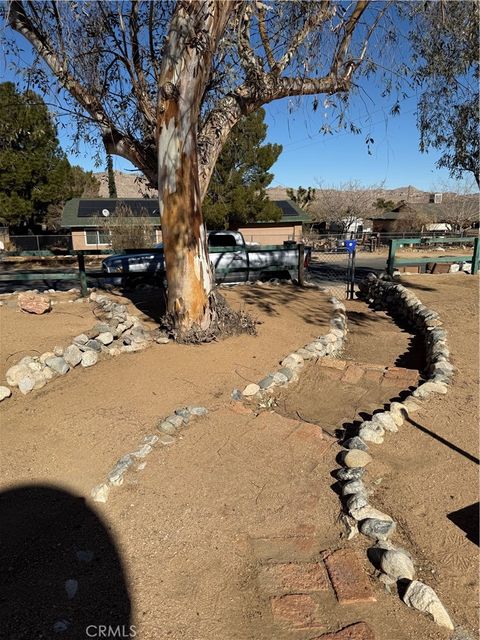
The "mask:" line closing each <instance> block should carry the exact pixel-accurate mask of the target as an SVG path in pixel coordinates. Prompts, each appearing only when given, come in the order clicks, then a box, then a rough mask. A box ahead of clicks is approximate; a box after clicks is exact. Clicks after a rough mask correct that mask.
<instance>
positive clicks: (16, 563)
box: [0, 275, 478, 640]
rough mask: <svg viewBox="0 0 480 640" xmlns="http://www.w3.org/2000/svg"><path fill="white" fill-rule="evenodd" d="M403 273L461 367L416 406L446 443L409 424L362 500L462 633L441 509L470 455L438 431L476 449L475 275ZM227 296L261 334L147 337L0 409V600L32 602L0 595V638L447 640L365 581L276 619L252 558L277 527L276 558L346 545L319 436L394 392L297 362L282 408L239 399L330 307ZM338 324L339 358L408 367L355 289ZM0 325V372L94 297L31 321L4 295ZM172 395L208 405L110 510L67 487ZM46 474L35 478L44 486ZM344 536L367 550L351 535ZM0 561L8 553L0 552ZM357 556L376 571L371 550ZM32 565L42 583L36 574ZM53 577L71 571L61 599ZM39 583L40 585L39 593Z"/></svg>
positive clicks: (146, 427) (70, 323)
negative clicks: (305, 621)
mask: <svg viewBox="0 0 480 640" xmlns="http://www.w3.org/2000/svg"><path fill="white" fill-rule="evenodd" d="M460 280H461V282H460ZM405 281H406V282H407V284H408V285H409V286H412V287H416V289H415V290H416V292H417V294H418V295H419V297H420V298H421V299H422V300H423V301H424V302H425V303H426V304H428V305H430V306H432V307H433V308H436V309H437V310H438V311H439V312H440V314H441V315H442V317H443V316H445V317H444V320H445V324H446V326H447V328H448V329H449V331H450V344H451V349H452V357H453V360H454V364H455V365H456V366H457V367H458V368H459V373H458V375H457V377H456V379H455V383H454V385H453V387H452V390H451V393H450V395H448V396H447V397H440V398H439V399H438V401H437V400H435V401H432V402H430V403H429V404H428V407H426V408H425V409H422V411H421V412H420V413H419V414H415V415H416V416H418V418H417V417H416V418H415V420H416V421H417V420H418V424H419V425H421V426H422V427H424V428H427V429H429V430H430V431H432V432H433V433H435V434H438V435H441V437H442V438H443V440H442V441H440V440H438V439H435V438H434V437H432V436H431V435H430V434H428V433H426V432H425V431H422V430H420V429H418V428H417V427H415V425H413V424H412V425H410V424H408V423H407V424H405V425H404V427H402V430H401V432H400V434H397V436H394V437H393V438H392V439H389V440H388V441H386V443H385V444H384V445H382V446H381V447H380V448H379V449H378V451H380V452H381V453H382V454H383V457H382V461H381V462H380V460H379V457H380V456H379V455H378V454H376V458H377V460H376V461H375V462H374V463H372V465H371V467H372V468H371V470H370V471H369V476H370V477H371V478H375V479H377V480H378V479H380V478H381V479H382V480H381V481H380V482H379V483H378V484H376V485H375V504H376V505H378V506H379V507H380V508H382V507H383V508H384V509H385V510H386V511H388V512H389V513H391V514H392V516H393V517H394V518H395V519H397V520H398V522H399V537H398V539H399V541H401V543H402V544H403V545H404V546H405V547H407V548H408V549H409V550H411V551H412V553H413V554H414V556H415V557H416V558H417V559H418V564H419V567H418V570H419V574H420V576H421V577H422V578H424V579H425V580H426V581H427V582H428V583H429V584H431V585H432V586H433V587H434V588H435V589H436V590H437V591H438V593H439V595H440V597H442V599H443V600H444V602H445V604H446V606H447V608H448V609H449V611H451V613H452V615H453V617H454V619H455V621H456V622H457V623H459V624H461V625H462V626H464V627H465V628H467V629H469V630H471V631H472V630H474V629H475V612H474V610H473V608H474V602H475V600H474V594H473V589H474V587H475V585H476V577H475V575H474V573H475V571H474V567H475V564H476V563H475V558H476V551H477V547H476V546H475V545H474V544H473V543H471V542H470V541H469V540H467V539H466V537H465V534H464V533H463V530H462V529H461V528H459V527H458V526H457V525H455V524H454V523H453V522H452V521H451V520H449V518H448V515H449V514H451V513H452V512H453V511H458V510H459V509H462V508H464V507H466V506H469V505H471V504H472V503H474V502H475V500H476V499H477V497H478V494H477V484H476V475H475V477H474V476H473V473H475V474H476V471H477V467H476V466H475V464H474V463H473V462H472V461H471V459H469V458H466V457H465V456H464V455H462V454H461V453H460V452H459V451H458V450H457V449H452V448H451V447H450V446H447V445H446V444H445V442H448V443H450V444H453V445H455V446H456V447H457V448H458V449H461V450H463V451H464V452H466V453H468V454H469V455H470V456H473V457H475V456H476V455H477V442H476V437H477V436H476V415H475V408H476V402H477V397H476V396H477V389H476V387H475V382H476V381H478V362H477V361H476V359H475V357H474V353H476V352H477V351H476V347H477V345H478V336H477V337H476V334H475V331H476V326H477V325H476V322H475V321H473V320H472V317H473V316H472V314H474V313H478V309H477V308H476V295H477V290H476V280H474V279H471V280H469V278H468V276H463V275H459V276H456V275H448V276H443V277H442V276H427V277H425V276H423V277H412V278H408V279H407V278H405ZM226 296H227V298H228V300H229V301H230V302H231V303H232V304H233V305H234V306H237V307H238V306H244V307H246V308H247V309H248V310H249V311H250V312H251V313H252V314H253V315H254V316H255V317H257V318H258V320H259V321H260V322H261V323H262V324H259V325H258V332H259V335H258V337H257V338H252V337H247V336H242V337H237V338H231V339H229V340H227V341H224V342H221V343H213V344H209V345H203V346H200V347H186V346H181V345H175V344H168V345H155V346H153V347H152V348H150V349H148V350H147V351H145V352H142V353H136V354H127V355H122V356H120V357H118V358H115V359H110V360H104V361H102V362H100V363H99V364H98V365H96V366H95V367H94V368H93V369H90V370H87V371H84V370H75V371H73V372H71V373H69V374H68V376H66V377H65V378H59V379H56V380H55V381H54V382H53V383H51V384H50V385H48V386H47V387H45V388H44V389H41V390H39V391H36V392H33V393H32V394H29V395H28V396H26V397H22V396H16V397H14V398H11V399H9V400H8V401H6V402H4V403H2V406H1V412H2V419H1V429H2V434H1V458H2V460H1V474H0V488H1V489H2V493H1V494H0V510H1V511H2V513H3V514H5V513H6V514H7V515H8V516H9V517H7V518H6V519H5V521H6V522H8V523H13V524H11V525H10V526H11V527H12V530H11V531H10V533H11V534H12V531H13V532H16V534H15V535H10V536H8V539H9V541H10V542H9V544H8V545H7V547H6V552H4V553H8V552H10V556H11V560H10V561H9V563H10V564H9V566H8V569H7V574H6V576H7V579H6V580H4V581H3V582H2V587H1V588H0V605H5V606H6V602H7V601H8V596H9V593H10V595H11V591H12V589H13V590H15V591H17V592H18V594H21V596H22V597H23V598H24V599H25V598H29V599H30V604H31V608H30V612H31V616H30V617H29V616H28V615H21V614H20V615H19V614H18V613H16V614H15V615H12V613H11V611H10V610H9V609H8V608H7V609H5V608H4V613H5V612H7V613H9V616H8V624H9V625H10V626H9V629H13V630H14V631H16V632H17V635H16V636H15V633H11V634H10V635H9V637H12V638H13V637H18V638H22V640H23V638H25V639H26V638H30V637H32V631H33V630H34V629H35V631H39V632H38V633H36V634H34V635H35V637H50V635H49V633H48V632H47V633H46V635H45V636H42V635H41V633H43V630H44V628H45V625H47V628H48V629H49V630H50V633H51V629H52V625H53V624H57V623H59V622H61V621H62V620H63V621H65V625H66V626H67V631H65V633H63V634H62V637H65V638H80V637H82V636H81V635H78V634H76V633H77V632H78V629H79V628H83V629H84V628H85V626H86V625H88V624H92V625H98V624H100V623H102V622H105V621H106V620H108V622H109V623H110V622H112V623H113V622H116V623H122V624H135V625H136V629H137V637H140V638H142V639H147V640H150V639H152V640H153V639H154V638H155V639H156V638H172V639H175V640H176V639H178V640H180V639H182V640H183V639H185V640H190V639H191V640H203V639H205V640H207V639H208V640H211V639H213V640H216V639H217V638H218V640H220V638H221V639H222V640H223V639H225V638H228V639H232V640H233V639H236V638H238V639H242V640H243V639H245V640H247V639H249V640H250V639H251V640H263V639H265V640H267V639H271V638H278V639H279V640H283V639H287V638H292V637H293V638H298V639H299V640H309V639H311V638H314V637H316V636H317V635H318V634H319V633H320V632H325V631H329V630H333V629H337V628H339V627H340V626H345V625H346V624H348V623H350V622H355V621H357V620H362V619H364V620H367V621H368V622H369V624H371V626H372V627H373V628H374V629H375V632H376V638H377V640H414V639H415V640H417V639H419V638H421V639H422V640H446V638H448V637H449V634H448V633H446V632H444V631H443V630H442V629H440V628H439V627H437V626H436V625H434V624H433V623H432V622H431V621H430V620H428V619H427V618H426V617H425V616H423V615H421V614H418V613H416V612H414V611H412V610H410V609H408V608H407V607H406V606H405V605H403V604H402V603H401V602H400V601H399V599H398V597H395V596H393V595H389V594H386V593H385V592H384V591H383V590H382V589H381V588H380V585H379V583H378V582H374V583H373V585H374V590H375V596H376V598H377V603H375V604H374V605H371V604H369V605H358V604H357V605H351V606H349V607H343V608H342V607H339V606H338V605H337V604H336V602H335V598H334V596H333V594H332V593H329V594H326V595H325V596H324V597H322V598H323V599H321V600H320V604H319V606H320V608H321V612H322V616H323V620H324V623H322V628H321V629H320V631H319V630H317V631H315V632H314V631H311V630H310V631H305V630H304V631H295V632H293V635H292V634H291V633H290V634H289V633H287V632H286V631H285V630H282V629H279V628H277V627H276V626H275V625H274V624H273V621H272V615H271V609H270V606H269V601H268V598H267V597H266V595H265V593H263V592H262V591H261V589H260V588H259V583H258V573H259V570H260V568H261V566H262V564H263V563H264V562H265V553H267V556H268V554H274V555H275V554H276V553H278V552H279V548H280V550H282V548H284V547H282V546H281V545H280V547H279V543H278V539H282V540H285V539H287V540H288V541H291V542H289V544H290V546H289V547H288V549H290V551H291V554H290V555H288V554H287V556H286V557H285V558H284V560H285V561H293V560H297V561H298V560H300V561H306V560H316V559H318V558H319V556H320V554H321V552H322V551H323V550H325V549H329V548H336V547H339V546H342V545H344V544H345V542H346V541H344V539H343V537H342V536H343V535H344V530H343V526H342V525H341V524H340V522H339V520H338V517H339V505H340V503H339V500H338V496H337V494H336V483H335V480H334V478H333V477H332V475H331V472H332V470H333V469H335V468H336V466H337V464H336V462H335V458H336V456H337V454H338V452H339V446H338V445H337V443H336V442H335V440H334V439H333V438H332V437H331V436H330V435H329V434H330V433H331V434H334V433H335V432H336V431H337V430H338V429H341V428H342V425H343V424H344V423H345V422H350V421H352V420H354V419H355V417H356V416H358V413H359V412H361V411H363V412H367V413H368V412H369V411H373V410H374V409H375V408H378V406H381V405H382V403H385V402H388V400H389V399H390V397H385V394H384V392H383V391H381V390H379V389H378V388H376V387H375V386H374V385H366V386H364V387H363V388H360V387H359V386H358V385H339V383H338V381H336V382H334V381H332V380H330V379H327V378H325V377H324V376H323V375H322V373H321V371H319V369H318V368H316V369H315V367H313V366H312V367H309V370H308V371H307V372H306V374H305V376H304V377H302V379H301V381H300V382H299V383H297V384H295V385H292V386H291V387H290V388H289V392H288V393H287V394H285V395H282V394H281V395H280V396H279V398H278V407H277V411H278V413H271V412H268V411H263V412H261V413H260V414H259V415H258V416H256V413H248V412H245V413H244V412H242V413H238V405H232V404H231V403H230V393H231V390H232V389H233V388H234V387H238V388H242V387H243V386H245V385H246V384H247V383H248V382H251V381H258V380H259V379H260V378H261V377H263V376H264V375H265V373H267V372H268V371H269V370H271V369H272V368H274V367H275V366H277V363H278V361H279V360H280V359H281V358H282V357H283V356H284V355H285V354H287V353H288V352H289V351H291V350H294V349H296V348H298V347H299V346H300V345H303V344H305V343H306V342H308V341H309V340H311V339H312V338H313V337H314V336H317V335H320V334H321V333H324V332H325V330H326V326H327V323H328V318H329V314H330V305H329V303H328V302H327V299H326V297H324V296H322V295H319V293H318V292H315V291H312V290H306V291H301V290H298V289H293V288H292V287H290V286H288V285H287V286H278V287H273V286H263V287H250V288H246V287H237V288H234V289H230V290H228V291H227V292H226ZM147 303H148V300H146V299H145V297H144V298H143V299H142V298H140V299H139V300H138V299H137V301H136V304H137V308H138V309H140V310H141V312H143V313H144V314H146V315H144V320H145V321H147V322H150V321H151V320H152V318H153V317H155V311H154V310H152V307H151V305H148V304H147ZM459 308H461V309H462V310H463V309H465V312H464V313H463V312H462V314H459V313H458V309H459ZM72 314H73V316H72ZM349 318H350V335H349V341H348V347H347V352H346V355H345V357H347V358H350V359H352V360H356V361H361V362H373V363H376V364H382V365H392V364H397V366H403V367H411V368H415V367H418V366H420V365H419V363H420V362H421V353H420V352H419V350H418V345H416V344H415V341H414V340H412V337H411V336H410V335H409V334H408V333H406V332H404V331H401V330H400V329H398V328H396V327H395V326H394V325H393V324H392V323H391V321H390V319H389V318H388V317H386V316H385V314H374V313H373V312H371V311H369V310H368V308H367V307H366V305H364V304H363V303H360V302H352V303H351V304H349ZM0 323H1V324H0V326H1V331H2V340H1V350H0V357H1V359H2V366H4V367H5V364H4V363H5V361H6V360H7V359H8V364H9V365H10V364H11V363H12V360H13V361H14V360H18V359H19V358H20V357H21V356H22V355H25V354H26V352H27V351H29V350H35V349H36V350H38V351H40V352H42V351H44V350H46V349H49V348H51V347H53V346H54V345H55V344H66V342H67V338H68V337H72V336H73V335H76V334H77V333H79V332H80V331H82V330H84V329H86V328H88V327H90V326H92V325H93V324H94V323H95V316H94V306H93V305H91V304H90V303H88V304H85V303H82V304H76V303H69V302H64V303H62V304H58V305H56V306H55V307H54V310H53V311H52V313H51V314H49V315H45V316H40V317H33V316H27V315H26V314H23V313H20V312H18V311H17V310H16V309H15V308H13V306H12V305H10V306H9V305H4V306H2V307H0ZM475 340H476V342H475ZM474 346H475V349H474ZM13 353H15V354H17V355H15V357H14V358H13V357H12V356H11V354H13ZM475 376H476V377H475ZM398 391H399V392H400V391H401V390H400V389H399V390H398ZM183 404H202V405H205V406H207V407H209V409H210V413H209V415H208V416H207V417H206V418H201V419H199V420H198V422H197V423H194V424H192V426H191V427H189V428H188V429H186V430H185V431H184V432H183V434H182V437H181V438H180V439H179V441H178V442H177V443H176V444H175V446H173V447H171V448H162V449H156V450H155V451H154V453H152V454H151V456H150V457H149V458H148V460H147V465H146V467H145V468H144V469H143V470H138V471H134V472H132V474H131V475H130V476H129V480H128V482H127V483H126V485H124V486H123V487H120V488H119V489H116V490H114V491H113V492H112V494H111V497H110V499H109V502H108V503H107V504H106V505H94V504H93V503H91V502H90V500H89V499H87V501H86V502H85V501H84V500H82V496H88V494H89V491H90V489H91V488H92V486H93V485H95V484H97V483H98V482H99V481H101V480H102V478H104V476H105V474H106V473H107V472H108V470H109V469H110V468H111V467H112V465H113V464H114V462H115V461H116V460H117V459H118V457H119V456H121V455H123V454H124V453H126V452H128V451H131V450H132V449H133V448H134V447H137V446H138V443H139V442H140V440H141V438H142V437H143V436H144V435H146V434H150V433H154V432H155V429H154V426H155V423H156V421H157V420H158V419H159V418H161V417H163V416H165V415H167V414H168V413H169V412H171V411H172V410H173V409H174V408H176V407H178V406H180V405H183ZM297 411H298V412H300V414H301V415H298V413H297ZM281 414H283V415H281ZM305 420H308V421H309V422H311V423H314V424H318V425H320V426H321V427H322V429H323V430H324V435H323V437H319V438H314V439H312V438H311V437H310V436H308V437H304V435H302V433H303V432H302V427H304V426H305V425H306V423H305ZM460 427H461V434H459V428H460ZM407 434H408V437H406V436H407ZM402 436H403V437H402ZM23 483H28V484H29V485H31V484H34V485H36V486H37V489H38V492H39V493H40V497H38V496H32V495H31V493H32V491H33V493H35V491H34V490H29V491H24V490H20V489H19V488H18V487H19V485H22V484H23ZM45 484H48V485H49V486H50V489H40V488H39V485H45ZM29 492H30V493H29ZM60 492H62V493H60ZM72 495H73V496H79V498H75V497H73V498H72V497H71V496H72ZM65 496H67V497H65ZM450 496H453V498H452V497H450ZM32 503H34V508H32ZM39 504H40V505H41V506H42V505H43V508H41V507H39ZM52 505H53V506H52ZM72 523H73V524H72ZM19 532H20V534H19ZM347 544H348V545H350V546H353V547H355V548H359V549H361V550H363V549H364V547H365V542H364V541H362V540H360V539H359V538H357V539H354V540H353V541H349V542H348V543H347ZM25 548H28V550H29V551H28V553H25V551H24V550H25ZM92 550H93V552H92ZM91 553H93V559H92V558H89V554H91ZM82 554H83V555H82ZM262 554H263V555H262ZM450 557H452V558H453V559H449V558H450ZM0 559H1V560H2V564H3V561H4V560H5V555H3V556H1V557H0ZM467 563H468V566H465V565H466V564H467ZM32 567H33V568H34V569H32ZM365 570H366V571H368V572H369V573H373V568H372V567H371V566H370V565H367V564H366V563H365ZM32 572H33V574H34V575H35V576H42V575H46V576H47V578H45V577H44V578H41V579H40V578H39V579H38V583H32V581H31V576H32ZM67 579H70V580H76V581H78V583H79V588H78V598H77V597H76V596H75V597H73V599H72V601H71V602H70V601H69V600H68V599H66V597H65V589H66V586H65V588H64V585H66V584H67V583H66V580H67ZM69 588H71V583H70V587H69ZM47 592H48V594H49V596H48V597H47V598H46V599H45V597H44V596H41V595H39V594H43V593H47ZM67 593H68V592H67ZM106 594H108V595H106ZM79 603H80V605H81V606H80V607H79ZM80 612H81V613H80ZM34 619H35V624H33V623H32V622H31V621H32V620H34ZM47 623H48V624H47ZM48 625H50V626H48ZM69 625H71V626H69ZM82 625H83V626H82ZM23 631H25V633H24V634H23V635H22V633H23ZM59 637H60V636H59ZM83 637H84V636H83Z"/></svg>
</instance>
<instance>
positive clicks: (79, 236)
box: [72, 229, 110, 251]
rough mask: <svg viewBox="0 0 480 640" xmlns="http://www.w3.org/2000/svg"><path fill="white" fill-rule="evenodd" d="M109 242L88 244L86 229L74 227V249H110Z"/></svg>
mask: <svg viewBox="0 0 480 640" xmlns="http://www.w3.org/2000/svg"><path fill="white" fill-rule="evenodd" d="M109 246H110V245H109V244H96V245H93V244H87V242H86V236H85V229H72V248H73V250H74V251H85V250H86V249H108V247H109Z"/></svg>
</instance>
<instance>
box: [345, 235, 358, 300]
mask: <svg viewBox="0 0 480 640" xmlns="http://www.w3.org/2000/svg"><path fill="white" fill-rule="evenodd" d="M345 249H346V250H347V251H348V265H347V298H348V299H350V300H353V291H354V288H355V253H356V249H357V241H356V240H345Z"/></svg>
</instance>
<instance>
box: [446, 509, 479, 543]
mask: <svg viewBox="0 0 480 640" xmlns="http://www.w3.org/2000/svg"><path fill="white" fill-rule="evenodd" d="M479 516H480V514H479V503H478V502H474V503H473V504H471V505H469V506H468V507H463V509H458V510H457V511H452V512H451V513H449V514H447V518H448V519H449V520H450V521H451V522H453V524H455V525H457V527H459V529H462V531H464V532H465V533H466V535H467V538H468V540H470V542H473V544H476V545H477V547H478V546H479V535H478V521H479Z"/></svg>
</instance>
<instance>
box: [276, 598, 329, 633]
mask: <svg viewBox="0 0 480 640" xmlns="http://www.w3.org/2000/svg"><path fill="white" fill-rule="evenodd" d="M271 604H272V613H273V619H274V621H275V622H276V623H277V624H282V625H288V626H289V627H294V628H295V629H311V628H316V627H322V626H323V625H322V624H321V621H320V616H319V611H318V604H317V603H316V602H315V600H314V599H313V598H312V596H306V595H286V596H279V597H275V598H271Z"/></svg>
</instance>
